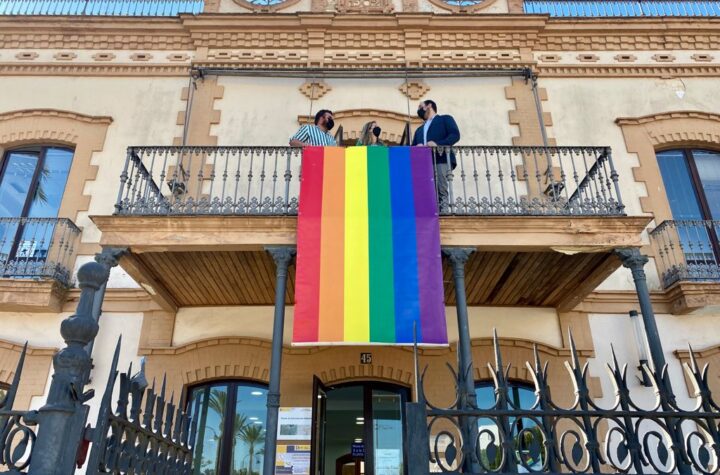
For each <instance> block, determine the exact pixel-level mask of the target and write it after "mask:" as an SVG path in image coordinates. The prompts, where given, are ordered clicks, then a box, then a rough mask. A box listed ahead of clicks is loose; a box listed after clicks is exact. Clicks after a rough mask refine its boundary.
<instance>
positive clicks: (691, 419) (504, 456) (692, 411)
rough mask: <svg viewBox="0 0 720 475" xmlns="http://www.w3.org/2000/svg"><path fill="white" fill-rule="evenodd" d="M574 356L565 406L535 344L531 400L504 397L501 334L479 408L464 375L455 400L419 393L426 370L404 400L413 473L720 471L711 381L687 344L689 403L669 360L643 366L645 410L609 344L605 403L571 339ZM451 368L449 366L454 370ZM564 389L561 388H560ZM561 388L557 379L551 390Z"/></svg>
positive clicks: (719, 414) (719, 418)
mask: <svg viewBox="0 0 720 475" xmlns="http://www.w3.org/2000/svg"><path fill="white" fill-rule="evenodd" d="M570 342H571V344H570V350H571V358H570V361H569V362H566V363H565V366H566V368H567V370H568V373H569V377H570V382H571V384H572V387H574V389H575V391H574V401H573V402H572V404H571V405H570V406H569V407H562V406H561V405H559V404H557V403H556V402H554V400H553V396H552V394H551V388H550V386H549V383H548V365H547V363H545V364H543V362H542V361H541V360H540V356H539V353H538V350H537V347H535V349H534V361H533V362H532V363H530V362H527V363H526V369H527V371H528V374H529V375H531V376H532V378H533V381H534V389H535V401H534V403H533V404H532V405H531V406H530V407H521V406H520V405H518V404H517V403H516V402H513V400H512V398H510V397H509V392H510V383H509V375H510V374H511V371H512V370H513V369H512V368H511V365H507V366H505V365H504V364H503V361H502V355H501V351H500V348H499V344H498V341H497V336H496V337H495V341H494V350H495V364H494V365H492V364H490V363H488V368H489V369H490V373H491V375H492V377H493V384H494V389H495V403H494V405H493V406H492V407H490V408H479V407H477V404H476V403H475V401H474V397H470V396H471V395H469V394H464V393H463V387H464V384H463V378H464V377H466V376H468V375H463V374H461V372H460V373H454V372H453V375H454V379H455V381H456V385H457V393H458V397H457V399H456V400H455V402H454V403H453V404H452V405H451V406H450V407H438V406H435V405H433V404H432V403H430V402H429V401H427V399H426V398H425V394H424V390H423V384H422V377H421V378H420V382H419V384H418V402H416V403H409V404H408V405H407V417H408V436H409V447H410V449H409V450H410V453H412V454H413V457H411V458H410V468H409V475H420V474H429V473H431V472H442V473H534V472H545V473H553V474H558V473H584V474H600V473H655V474H670V473H702V474H715V473H718V470H719V469H720V435H719V434H718V423H720V407H718V405H717V403H716V402H715V401H714V400H713V398H712V395H711V393H710V389H709V386H708V374H707V366H705V367H704V368H701V367H700V366H699V365H698V363H697V360H696V358H695V355H694V353H693V351H692V348H691V349H690V361H691V363H690V364H687V363H685V364H684V369H685V372H686V374H687V377H688V379H689V381H690V382H691V383H692V387H694V389H695V394H694V396H695V398H696V403H695V407H692V408H687V409H686V408H682V407H680V406H679V405H678V404H677V403H676V400H675V396H674V394H673V392H672V389H671V386H670V383H669V376H668V374H667V366H666V365H665V366H663V367H662V368H660V369H659V370H658V371H655V370H652V369H650V368H649V367H647V366H644V367H643V370H644V371H645V372H646V373H647V375H648V376H649V379H650V381H651V385H652V387H653V389H654V394H655V400H654V402H653V404H652V406H651V407H646V406H645V405H643V404H641V403H639V402H638V401H636V400H635V399H633V397H631V392H630V388H629V386H628V381H627V367H626V366H620V364H619V363H618V361H617V358H616V357H615V353H614V351H613V353H612V355H613V357H612V362H611V363H610V364H608V365H607V368H608V371H609V375H610V381H611V382H612V384H613V387H614V401H613V402H612V404H610V405H609V406H608V407H601V406H600V405H599V404H597V403H596V401H594V400H593V398H592V397H591V396H590V389H589V385H588V374H587V371H588V365H587V363H586V364H585V365H581V364H580V360H579V357H578V352H577V350H576V348H575V344H574V342H573V340H572V335H571V336H570ZM450 369H451V371H452V368H450ZM560 386H562V387H564V386H563V385H560ZM557 387H558V386H554V388H557Z"/></svg>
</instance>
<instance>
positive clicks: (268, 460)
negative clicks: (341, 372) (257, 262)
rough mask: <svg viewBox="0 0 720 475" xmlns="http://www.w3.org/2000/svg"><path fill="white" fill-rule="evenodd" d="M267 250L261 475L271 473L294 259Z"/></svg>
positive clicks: (283, 250) (289, 251)
mask: <svg viewBox="0 0 720 475" xmlns="http://www.w3.org/2000/svg"><path fill="white" fill-rule="evenodd" d="M267 251H268V252H269V253H270V255H271V256H272V258H273V260H274V261H275V267H276V274H275V275H276V280H275V319H274V321H273V339H272V354H271V359H270V384H269V385H268V386H269V387H268V399H267V423H266V424H265V457H264V460H263V474H264V475H273V474H274V473H275V451H276V449H277V447H276V445H277V425H278V412H279V410H280V369H281V367H282V349H283V327H284V325H285V289H286V288H287V278H288V267H290V263H291V262H292V260H293V257H295V248H294V247H271V248H268V249H267Z"/></svg>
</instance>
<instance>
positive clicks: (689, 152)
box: [655, 147, 720, 262]
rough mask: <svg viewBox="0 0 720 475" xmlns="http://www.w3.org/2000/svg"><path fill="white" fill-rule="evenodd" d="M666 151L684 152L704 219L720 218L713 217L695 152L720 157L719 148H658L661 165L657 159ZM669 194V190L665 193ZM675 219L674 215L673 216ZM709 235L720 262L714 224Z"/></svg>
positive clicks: (709, 228)
mask: <svg viewBox="0 0 720 475" xmlns="http://www.w3.org/2000/svg"><path fill="white" fill-rule="evenodd" d="M664 152H679V153H682V156H683V158H684V160H685V163H687V166H688V170H690V181H691V183H692V186H693V191H694V192H695V198H696V199H697V202H698V206H699V207H700V214H701V215H702V216H701V217H702V219H703V220H705V221H712V220H714V219H715V220H720V216H718V217H713V215H712V211H711V210H710V204H709V202H708V199H707V196H706V195H705V188H704V187H703V183H702V179H701V178H700V172H699V171H698V168H697V164H696V163H695V155H694V154H693V152H709V153H713V154H717V155H718V158H719V159H720V151H718V150H712V149H709V148H702V147H698V148H687V147H683V148H675V147H671V148H665V149H662V150H657V151H656V152H655V160H656V162H657V163H658V167H659V166H660V165H659V161H657V156H658V154H661V153H664ZM660 176H661V178H662V170H661V171H660ZM663 186H665V182H664V181H663ZM665 195H666V196H667V192H666V193H665ZM670 212H671V213H672V206H670ZM673 219H674V216H673ZM707 231H708V237H709V238H710V246H711V247H712V250H713V253H714V254H715V260H716V261H717V262H720V244H719V243H718V235H717V233H716V232H715V228H714V227H713V226H710V227H708V229H707Z"/></svg>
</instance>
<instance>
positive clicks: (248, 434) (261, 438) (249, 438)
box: [239, 424, 265, 475]
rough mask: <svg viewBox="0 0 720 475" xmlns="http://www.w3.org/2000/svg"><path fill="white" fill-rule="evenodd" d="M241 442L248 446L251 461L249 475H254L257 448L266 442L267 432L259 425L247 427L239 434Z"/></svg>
mask: <svg viewBox="0 0 720 475" xmlns="http://www.w3.org/2000/svg"><path fill="white" fill-rule="evenodd" d="M239 438H240V440H242V441H243V442H245V443H246V444H247V445H248V454H249V455H250V461H249V462H248V475H253V458H254V457H255V448H256V447H257V446H258V445H260V444H262V443H263V442H265V430H264V429H263V428H262V427H261V426H260V425H257V424H249V425H246V426H245V427H244V428H243V430H242V431H240V434H239Z"/></svg>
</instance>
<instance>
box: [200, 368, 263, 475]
mask: <svg viewBox="0 0 720 475" xmlns="http://www.w3.org/2000/svg"><path fill="white" fill-rule="evenodd" d="M266 404H267V388H266V387H265V386H262V385H259V384H256V383H250V382H247V381H222V382H212V383H208V384H203V385H199V386H193V387H192V388H190V389H189V390H188V412H189V413H190V416H191V417H192V418H193V419H194V420H195V419H197V433H196V438H195V453H194V454H193V471H192V473H193V474H194V475H219V474H230V475H252V474H259V473H260V472H262V466H263V454H264V452H265V418H266V414H267V407H266Z"/></svg>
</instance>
